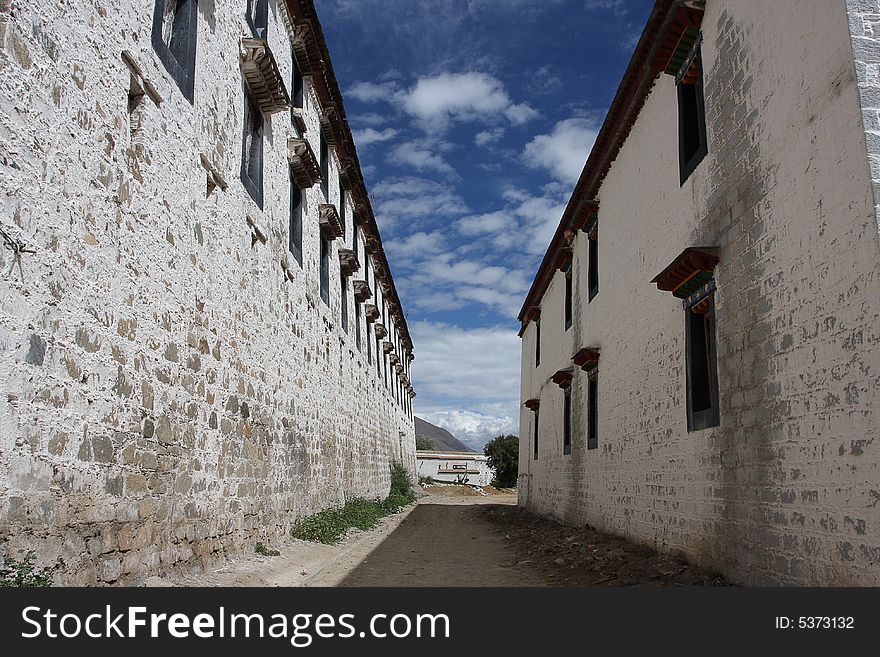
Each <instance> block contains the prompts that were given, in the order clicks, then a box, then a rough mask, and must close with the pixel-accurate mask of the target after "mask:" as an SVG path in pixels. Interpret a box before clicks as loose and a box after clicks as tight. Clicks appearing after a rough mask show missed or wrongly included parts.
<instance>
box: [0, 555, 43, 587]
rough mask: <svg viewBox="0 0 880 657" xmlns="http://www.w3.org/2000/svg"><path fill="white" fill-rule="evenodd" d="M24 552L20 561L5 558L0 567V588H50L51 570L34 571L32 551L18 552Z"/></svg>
mask: <svg viewBox="0 0 880 657" xmlns="http://www.w3.org/2000/svg"><path fill="white" fill-rule="evenodd" d="M21 552H24V556H22V558H21V559H13V558H11V557H7V558H6V559H5V561H4V562H3V565H2V566H0V587H3V588H12V587H46V586H52V571H53V570H54V569H53V568H41V569H39V570H38V569H36V568H35V567H34V557H35V556H36V553H35V552H34V551H33V550H27V551H24V550H20V551H19V553H21Z"/></svg>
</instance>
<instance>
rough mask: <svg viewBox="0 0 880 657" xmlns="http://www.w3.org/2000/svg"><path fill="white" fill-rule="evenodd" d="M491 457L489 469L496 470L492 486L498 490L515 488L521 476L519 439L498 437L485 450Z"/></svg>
mask: <svg viewBox="0 0 880 657" xmlns="http://www.w3.org/2000/svg"><path fill="white" fill-rule="evenodd" d="M483 453H484V454H485V455H486V456H488V457H489V459H488V463H489V467H490V468H492V469H494V470H495V479H494V480H493V481H492V485H493V486H495V487H496V488H513V487H514V486H516V478H517V476H518V474H519V437H517V436H511V435H507V436H498V437H497V438H493V439H492V440H490V441H489V442H488V443H486V446H485V447H484V448H483Z"/></svg>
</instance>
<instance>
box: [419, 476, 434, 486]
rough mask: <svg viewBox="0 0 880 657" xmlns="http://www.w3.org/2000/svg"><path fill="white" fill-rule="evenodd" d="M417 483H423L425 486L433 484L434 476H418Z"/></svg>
mask: <svg viewBox="0 0 880 657" xmlns="http://www.w3.org/2000/svg"><path fill="white" fill-rule="evenodd" d="M419 483H420V484H425V485H426V486H433V485H434V477H432V476H430V475H428V476H427V477H419Z"/></svg>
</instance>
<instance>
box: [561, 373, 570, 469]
mask: <svg viewBox="0 0 880 657" xmlns="http://www.w3.org/2000/svg"><path fill="white" fill-rule="evenodd" d="M564 391H565V401H564V402H563V407H562V453H563V454H571V386H566V387H565V388H564Z"/></svg>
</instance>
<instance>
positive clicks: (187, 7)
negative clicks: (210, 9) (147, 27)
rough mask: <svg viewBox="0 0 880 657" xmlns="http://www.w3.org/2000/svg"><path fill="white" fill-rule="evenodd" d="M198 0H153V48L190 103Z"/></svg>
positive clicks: (193, 86)
mask: <svg viewBox="0 0 880 657" xmlns="http://www.w3.org/2000/svg"><path fill="white" fill-rule="evenodd" d="M197 16H198V0H156V7H155V9H154V11H153V34H152V42H153V49H154V50H155V51H156V54H157V55H158V56H159V60H160V61H161V62H162V65H163V66H165V69H166V70H167V71H168V73H170V74H171V77H172V78H174V81H175V82H176V83H177V86H178V87H180V90H181V92H183V95H184V97H186V99H187V100H188V101H189V102H191V103H192V102H193V96H194V88H195V74H196V35H197V33H198V25H197Z"/></svg>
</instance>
